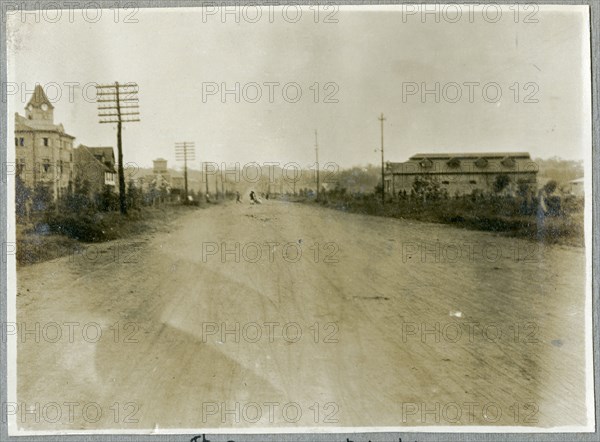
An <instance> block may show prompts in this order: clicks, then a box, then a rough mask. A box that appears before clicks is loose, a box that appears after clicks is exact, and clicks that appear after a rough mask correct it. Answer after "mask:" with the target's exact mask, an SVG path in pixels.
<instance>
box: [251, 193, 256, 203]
mask: <svg viewBox="0 0 600 442" xmlns="http://www.w3.org/2000/svg"><path fill="white" fill-rule="evenodd" d="M250 202H251V203H255V202H256V194H255V193H254V190H251V191H250Z"/></svg>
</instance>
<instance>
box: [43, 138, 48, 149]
mask: <svg viewBox="0 0 600 442" xmlns="http://www.w3.org/2000/svg"><path fill="white" fill-rule="evenodd" d="M43 140H44V147H48V138H44V139H43Z"/></svg>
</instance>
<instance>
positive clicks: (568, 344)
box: [17, 201, 586, 430]
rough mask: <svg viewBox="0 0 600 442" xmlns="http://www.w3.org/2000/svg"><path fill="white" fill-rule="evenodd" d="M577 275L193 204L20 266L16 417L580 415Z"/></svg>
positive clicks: (484, 245)
mask: <svg viewBox="0 0 600 442" xmlns="http://www.w3.org/2000/svg"><path fill="white" fill-rule="evenodd" d="M236 244H237V245H236ZM584 269H585V259H584V253H583V249H577V248H569V247H561V246H553V247H550V246H547V247H543V246H539V245H538V244H534V243H531V242H527V241H523V240H516V239H510V238H503V237H498V236H494V235H492V234H489V233H484V232H473V231H466V230H459V229H456V228H452V227H448V226H443V225H434V224H425V223H419V222H411V221H403V220H394V219H385V218H378V217H369V216H362V215H356V214H347V213H343V212H338V211H333V210H328V209H322V208H319V207H314V206H308V205H300V204H293V203H284V202H276V201H265V203H264V204H262V205H253V206H251V205H248V204H243V205H239V204H238V205H236V204H233V203H231V204H227V205H220V206H215V207H211V208H210V209H207V210H197V211H193V212H190V213H189V214H185V215H184V216H182V217H181V218H179V219H177V220H176V221H175V222H174V223H173V224H172V225H171V226H170V228H169V231H163V232H158V233H155V234H152V235H146V236H141V237H139V238H136V239H134V240H126V241H116V242H112V243H106V244H102V245H98V246H90V247H89V248H88V249H87V250H86V252H85V253H84V254H79V255H73V256H69V257H63V258H61V259H59V260H56V261H54V262H47V263H42V264H37V265H32V266H28V267H23V268H20V269H19V272H18V284H19V288H18V297H17V302H18V307H17V308H18V322H19V323H20V326H21V327H26V328H27V330H29V332H28V333H27V334H24V333H23V330H20V331H21V334H20V338H19V339H20V341H19V344H18V402H19V404H18V405H19V407H20V408H19V410H18V411H17V412H18V413H19V419H18V420H19V425H20V426H21V427H22V428H24V429H29V430H73V429H94V428H122V429H131V430H133V429H138V428H161V429H164V428H215V427H232V428H237V429H239V428H251V429H252V428H258V427H264V426H271V427H286V426H289V427H294V426H304V427H328V426H330V427H347V426H353V427H363V426H394V427H397V426H413V425H516V426H521V425H523V426H531V425H535V426H543V427H550V426H563V425H583V424H585V423H586V408H585V394H584V393H585V379H584V373H585V367H584V328H583V326H584ZM36 323H37V325H36ZM36 327H37V328H36ZM99 333H101V335H99ZM36 340H38V341H39V342H36ZM70 403H74V404H75V405H72V404H71V405H69V404H70ZM48 404H56V405H48ZM25 410H27V412H29V414H28V413H27V412H25ZM36 414H37V416H38V417H39V421H40V422H39V423H36V422H35V418H36Z"/></svg>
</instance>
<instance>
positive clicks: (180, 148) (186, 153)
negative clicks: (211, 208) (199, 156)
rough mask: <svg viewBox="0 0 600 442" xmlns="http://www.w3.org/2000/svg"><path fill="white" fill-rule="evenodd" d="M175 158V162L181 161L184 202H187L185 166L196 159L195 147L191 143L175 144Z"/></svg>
mask: <svg viewBox="0 0 600 442" xmlns="http://www.w3.org/2000/svg"><path fill="white" fill-rule="evenodd" d="M175 157H176V159H177V161H183V179H184V181H185V202H186V203H187V200H188V173H187V164H188V160H189V161H194V160H195V159H196V147H195V145H194V143H193V142H192V141H183V142H180V143H175Z"/></svg>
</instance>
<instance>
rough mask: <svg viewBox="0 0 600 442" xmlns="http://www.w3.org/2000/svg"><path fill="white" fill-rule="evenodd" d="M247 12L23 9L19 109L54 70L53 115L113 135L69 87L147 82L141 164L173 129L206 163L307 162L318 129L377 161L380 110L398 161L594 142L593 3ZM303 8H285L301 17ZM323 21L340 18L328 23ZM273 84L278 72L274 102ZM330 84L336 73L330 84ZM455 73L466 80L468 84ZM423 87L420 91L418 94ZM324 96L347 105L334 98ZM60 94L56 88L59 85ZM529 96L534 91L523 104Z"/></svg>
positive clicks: (330, 149)
mask: <svg viewBox="0 0 600 442" xmlns="http://www.w3.org/2000/svg"><path fill="white" fill-rule="evenodd" d="M513 8H514V6H513ZM241 12H245V13H246V14H245V15H244V14H241V15H240V22H239V23H236V20H235V16H234V15H233V14H231V15H228V16H226V17H225V18H223V17H221V16H220V15H219V14H218V13H217V14H215V15H209V16H207V15H204V16H203V15H202V11H201V10H200V9H187V8H186V9H176V8H173V9H164V8H163V9H153V10H140V11H138V12H136V13H135V14H134V15H133V17H129V19H130V20H131V19H132V18H133V19H135V20H137V21H138V22H137V23H125V21H126V19H127V17H126V16H125V14H124V13H121V15H120V16H119V17H118V19H117V20H116V21H117V23H115V16H114V12H113V11H110V10H104V11H103V13H102V17H101V19H100V20H99V21H98V22H96V23H91V22H90V21H91V19H93V17H94V14H95V12H93V11H91V12H90V13H89V19H88V20H84V19H83V18H82V14H81V11H74V13H73V15H72V17H69V14H68V12H67V11H64V13H63V14H62V16H61V17H60V18H59V19H57V18H56V16H54V15H53V14H50V13H47V14H46V15H45V16H44V15H42V16H41V20H40V22H39V23H35V17H34V16H28V17H25V18H26V19H27V22H26V23H23V20H24V18H23V17H22V16H21V15H20V14H14V15H11V17H10V22H9V32H8V42H9V65H8V81H9V82H16V83H17V84H18V88H19V90H18V91H17V93H16V94H15V95H13V96H12V97H10V98H9V106H10V108H9V115H12V114H13V113H14V112H19V113H21V114H24V110H23V108H24V105H25V103H26V102H27V101H28V100H29V98H30V96H29V95H27V96H26V97H23V96H22V95H23V94H22V93H21V92H23V89H24V88H26V89H29V90H32V89H33V86H34V85H35V83H41V84H42V85H44V84H46V85H48V84H50V83H53V84H56V83H57V84H59V85H61V86H62V87H63V90H62V96H61V98H60V99H58V101H56V102H55V122H57V123H58V122H60V123H62V124H63V125H64V127H65V129H66V131H67V132H68V133H70V134H72V135H74V136H75V137H76V138H77V139H76V144H79V143H82V144H86V145H89V146H94V145H113V146H115V148H116V130H115V129H114V128H113V127H111V125H101V124H98V118H97V116H96V114H97V110H96V103H94V102H92V101H93V98H94V96H95V95H94V90H93V89H92V88H88V89H87V93H88V98H89V99H87V100H86V99H85V98H84V94H83V92H84V89H83V88H77V89H75V94H74V97H73V100H70V97H69V93H68V92H69V91H68V88H67V86H65V83H70V82H77V83H78V84H80V85H82V86H83V85H86V84H89V83H93V82H99V83H107V82H113V81H116V80H118V81H120V82H127V81H135V82H137V83H138V84H139V97H140V111H141V122H140V123H133V124H129V125H128V126H127V129H126V130H125V132H124V152H125V160H126V161H134V162H137V163H138V164H140V165H142V166H150V165H151V164H152V159H155V158H157V157H164V158H166V159H168V160H169V163H170V164H169V165H170V166H172V165H173V164H174V143H175V142H177V141H194V142H195V144H196V159H197V160H196V162H195V163H194V165H196V166H198V165H199V164H200V161H204V160H206V161H215V162H219V163H220V162H222V161H224V162H236V161H238V162H240V163H242V164H243V163H247V162H251V161H256V162H259V163H263V162H280V163H287V162H290V161H295V162H298V163H300V164H302V165H308V164H310V163H311V162H314V155H315V152H314V143H315V134H314V131H315V129H318V133H319V145H320V161H321V163H324V162H328V161H331V162H336V163H338V164H340V165H341V166H342V167H346V166H353V165H360V164H367V163H374V164H376V163H377V162H378V161H380V153H379V152H375V149H376V148H378V147H379V144H380V126H379V121H378V120H377V117H378V116H379V114H380V113H381V112H383V113H384V114H385V117H386V118H387V120H386V121H385V153H386V160H390V161H404V160H406V159H407V158H408V157H409V156H410V155H412V154H415V153H418V152H481V151H528V152H530V153H531V155H532V156H533V157H543V158H547V157H551V156H555V155H557V156H560V157H563V158H566V159H583V158H584V156H585V152H586V150H589V149H591V135H590V134H591V128H590V96H589V93H590V92H589V60H588V58H589V46H588V42H587V40H586V39H587V38H588V36H589V31H588V18H587V11H586V9H585V7H568V8H559V7H552V8H551V9H550V8H549V9H544V7H540V10H539V11H538V12H536V13H534V15H532V16H529V17H528V16H527V14H529V13H531V12H532V11H531V10H529V11H523V10H521V11H519V15H518V16H516V14H515V10H514V9H513V10H509V9H504V10H503V12H502V16H501V18H499V19H498V20H497V21H496V22H495V23H493V21H495V17H494V15H495V12H494V11H487V15H486V16H484V15H483V13H482V11H480V10H473V11H472V12H471V11H469V10H467V9H463V10H462V16H461V17H460V19H458V20H457V16H456V14H455V13H454V12H453V11H450V10H448V11H446V12H447V13H446V14H445V15H444V14H442V15H439V16H438V18H439V22H438V23H436V15H434V14H430V15H426V16H424V17H423V16H422V15H420V14H419V13H417V14H414V15H409V14H408V12H410V11H408V10H407V9H404V10H403V9H401V8H386V10H374V9H371V10H368V11H365V10H364V8H363V9H362V10H353V9H351V8H348V9H347V10H341V11H338V12H337V13H336V14H335V15H333V16H328V15H327V13H329V11H320V13H319V14H318V15H317V16H316V21H317V22H318V23H315V11H314V10H308V9H304V10H303V11H302V16H301V17H300V18H299V20H298V21H297V22H295V23H290V22H288V20H286V19H285V18H284V15H283V12H282V11H281V10H280V9H277V10H274V11H269V10H267V9H265V10H263V11H262V18H260V19H259V20H258V22H256V23H251V22H250V20H253V16H254V13H255V11H251V10H246V11H241ZM270 14H272V15H270ZM294 14H295V12H294V10H288V16H287V17H288V19H289V21H294ZM44 18H46V19H50V20H53V21H57V22H56V23H49V22H48V20H45V19H44ZM71 18H72V20H71ZM327 18H329V20H331V19H334V20H337V23H325V20H326V19H327ZM526 18H529V20H531V19H535V20H537V23H525V22H524V20H525V19H526ZM423 19H425V23H423V22H422V20H423ZM71 21H72V22H71ZM451 21H456V22H455V23H451ZM515 21H517V23H515ZM586 67H587V70H586ZM266 82H276V83H279V86H274V95H273V101H274V102H273V103H270V102H269V101H270V100H269V87H268V86H267V85H265V83H266ZM436 82H437V83H439V88H440V97H439V99H440V102H439V103H436V102H435V99H436V97H435V95H434V94H429V95H427V96H426V97H425V98H427V102H426V103H422V98H421V94H420V89H421V87H422V85H423V84H425V86H426V87H427V88H430V89H434V88H435V83H436ZM468 82H473V83H477V84H479V86H478V85H473V86H471V87H472V91H473V97H472V101H473V102H472V103H471V102H469V101H470V100H469V86H466V85H464V83H468ZM209 83H216V85H217V87H218V88H219V91H218V92H217V94H215V95H210V96H208V95H205V96H204V100H203V88H204V89H205V90H206V88H207V87H208V88H210V87H211V86H214V85H209ZM223 83H224V86H225V87H227V88H229V89H234V88H235V84H236V83H239V85H240V89H243V90H245V92H246V96H247V97H248V98H249V99H254V98H255V95H256V88H255V87H252V86H246V85H248V84H249V83H258V84H259V86H261V90H262V96H261V97H260V99H258V101H257V102H256V103H250V102H247V101H245V100H244V95H243V94H242V93H240V103H236V102H235V95H234V94H229V95H227V96H225V97H224V98H225V101H226V102H225V103H223V102H222V101H223V100H222V97H221V94H220V89H221V88H222V86H223ZM288 83H297V85H299V86H300V87H301V89H302V96H301V97H300V98H299V100H298V101H297V102H296V103H291V102H288V101H286V97H287V99H288V100H290V101H292V100H293V99H294V97H295V96H296V89H295V88H294V87H293V86H289V87H288V89H287V95H286V96H284V94H283V86H284V85H286V84H288ZM315 83H318V84H319V88H318V89H319V95H318V99H317V101H318V103H315V88H314V84H315ZM326 83H333V84H332V85H329V87H328V89H327V90H325V87H324V86H325V84H326ZM451 83H456V84H458V85H459V86H460V87H461V93H462V95H461V97H458V98H457V95H456V93H457V89H456V87H455V86H453V85H452V84H451ZM492 83H496V84H497V86H495V85H492ZM515 83H517V84H518V86H515ZM528 83H530V84H529V85H528V86H526V84H528ZM203 84H204V86H203ZM415 84H416V88H417V90H416V93H415V94H414V95H407V93H408V92H411V91H413V92H414V91H415V90H414V87H415ZM483 85H488V88H487V95H485V97H484V94H483V91H482V90H483V88H482V86H483ZM245 86H246V87H245ZM498 86H499V88H500V91H501V94H502V96H501V98H496V91H497V88H498ZM311 87H312V89H311ZM47 89H48V87H47ZM9 90H10V89H9ZM403 91H404V94H403ZM517 91H518V98H517V97H516V92H517ZM240 92H242V91H240ZM444 92H446V98H447V100H445V99H444ZM327 93H330V94H333V95H332V96H330V98H333V99H337V101H338V102H337V103H326V102H324V101H325V96H326V94H327ZM48 95H49V97H50V98H51V99H54V97H55V96H56V87H55V86H54V85H52V86H51V87H50V89H48ZM527 97H528V101H533V100H537V103H536V102H532V103H526V102H525V101H526V99H527ZM486 98H487V99H488V100H490V101H492V102H491V103H489V102H487V101H486ZM450 100H454V101H456V102H455V103H451V102H449V101H450ZM203 101H204V102H203ZM9 124H10V126H9V127H12V125H13V118H12V117H11V118H9ZM11 138H12V136H9V140H10V139H11ZM9 145H11V143H9Z"/></svg>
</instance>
